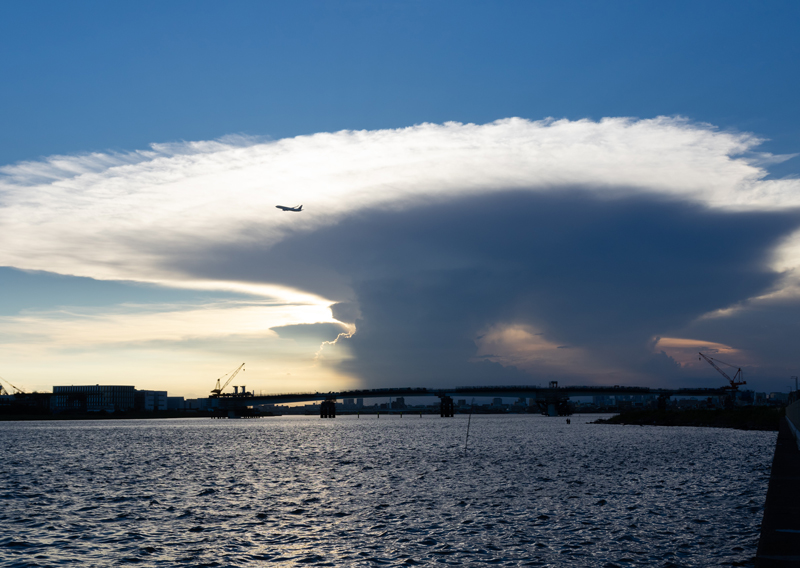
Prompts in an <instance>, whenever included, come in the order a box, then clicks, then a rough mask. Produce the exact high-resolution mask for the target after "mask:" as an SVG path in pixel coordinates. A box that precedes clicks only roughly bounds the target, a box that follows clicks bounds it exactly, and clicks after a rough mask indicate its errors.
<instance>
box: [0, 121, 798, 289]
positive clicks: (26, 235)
mask: <svg viewBox="0 0 800 568" xmlns="http://www.w3.org/2000/svg"><path fill="white" fill-rule="evenodd" d="M760 142H761V140H760V139H758V138H757V137H755V136H753V135H751V134H746V133H733V132H720V131H718V130H716V129H714V128H713V127H711V126H708V125H703V124H693V123H690V122H688V121H686V120H683V119H680V118H664V117H659V118H655V119H651V120H633V119H627V118H609V119H603V120H601V121H599V122H593V121H589V120H580V121H567V120H558V121H554V120H545V121H539V122H532V121H528V120H523V119H519V118H513V119H505V120H500V121H497V122H494V123H491V124H486V125H474V124H459V123H446V124H443V125H436V124H422V125H417V126H413V127H409V128H404V129H398V130H379V131H343V132H337V133H331V134H327V133H322V134H315V135H311V136H301V137H297V138H291V139H285V140H279V141H274V142H272V141H267V142H265V141H263V140H259V139H248V138H231V139H225V140H220V141H211V142H195V143H183V144H172V145H154V146H153V147H152V148H151V149H149V150H147V151H142V152H132V153H129V154H91V155H87V156H76V157H68V156H58V157H53V158H50V159H48V160H44V161H41V162H25V163H21V164H16V165H9V166H5V167H3V168H0V172H2V174H3V176H2V177H0V204H1V205H2V208H0V235H1V236H2V240H3V247H2V250H0V265H5V266H13V267H17V268H23V269H32V270H47V271H53V272H59V273H63V274H72V275H80V276H88V277H93V278H99V279H125V280H137V281H147V282H159V283H162V284H164V283H172V284H173V285H178V286H195V287H196V286H210V285H211V283H202V282H198V281H197V280H196V279H194V278H193V277H192V275H188V274H180V273H176V272H175V271H174V270H173V269H172V268H171V266H172V265H173V263H172V260H174V259H175V258H177V257H181V256H184V255H191V254H192V253H193V251H196V250H199V249H203V248H204V247H207V246H211V245H213V244H220V243H225V244H231V243H252V242H258V243H259V244H261V245H262V246H269V245H270V244H274V243H276V242H278V241H280V240H281V239H282V238H283V237H284V236H285V235H286V234H287V233H288V232H291V231H297V230H307V231H310V230H313V229H315V228H318V227H321V226H326V225H331V224H335V223H337V222H339V221H341V220H342V219H343V218H344V217H345V216H346V215H347V214H350V213H352V212H353V211H354V210H358V209H365V208H370V207H380V208H403V207H406V206H408V205H409V204H413V203H419V201H420V200H424V201H431V202H436V201H445V200H447V199H449V198H452V197H455V196H461V195H467V194H479V193H487V192H493V191H499V190H505V189H509V188H521V189H522V188H524V189H529V190H531V191H553V190H557V189H558V188H559V187H565V186H575V185H581V186H586V187H590V188H594V190H595V191H596V192H597V193H598V194H600V195H607V196H608V197H615V196H618V195H620V194H623V195H628V194H631V193H637V192H647V193H651V194H652V193H655V194H661V195H664V196H667V197H676V198H680V199H687V200H692V201H696V202H699V203H704V204H707V205H708V206H710V207H715V208H724V209H748V210H753V209H759V210H765V209H766V210H772V209H782V208H786V207H798V206H800V180H796V179H787V180H764V179H763V178H764V176H765V175H766V171H765V170H764V169H762V168H761V167H760V165H759V164H763V163H766V162H769V159H771V158H774V157H770V156H766V157H765V156H764V155H763V154H758V155H757V154H755V153H753V149H754V148H755V147H756V146H757V145H758V144H759V143H760ZM300 203H303V204H304V205H305V208H306V209H305V210H304V212H303V213H302V214H300V215H296V214H290V213H282V212H280V211H278V210H277V209H275V208H274V206H275V205H277V204H286V205H295V204H300ZM786 257H787V255H783V256H782V258H786ZM230 282H231V283H228V284H227V286H231V285H235V284H232V283H236V282H237V275H236V274H231V278H230Z"/></svg>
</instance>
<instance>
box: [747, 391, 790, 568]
mask: <svg viewBox="0 0 800 568" xmlns="http://www.w3.org/2000/svg"><path fill="white" fill-rule="evenodd" d="M756 566H757V567H758V568H772V567H776V568H777V567H780V568H788V567H789V566H794V567H800V401H798V402H795V403H793V404H791V405H789V406H788V407H787V408H786V418H784V419H783V421H782V422H781V429H780V431H779V432H778V441H777V443H776V444H775V457H774V458H773V460H772V471H771V473H770V477H769V489H768V490H767V499H766V503H765V504H764V519H763V521H762V522H761V538H760V539H759V541H758V553H757V554H756Z"/></svg>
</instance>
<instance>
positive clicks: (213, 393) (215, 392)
mask: <svg viewBox="0 0 800 568" xmlns="http://www.w3.org/2000/svg"><path fill="white" fill-rule="evenodd" d="M242 367H244V363H242V364H241V365H239V368H238V369H236V370H235V371H234V372H233V373H231V375H230V376H229V377H228V380H227V381H225V384H224V385H222V386H219V383H220V380H222V379H223V378H225V375H222V376H221V377H220V378H219V379H217V386H216V387H214V388H213V389H211V396H212V397H214V398H216V397H218V396H219V395H220V394H221V393H222V391H223V390H225V387H227V386H228V385H229V384H230V382H231V381H232V380H233V377H235V376H236V375H238V374H239V371H242V370H244V369H242Z"/></svg>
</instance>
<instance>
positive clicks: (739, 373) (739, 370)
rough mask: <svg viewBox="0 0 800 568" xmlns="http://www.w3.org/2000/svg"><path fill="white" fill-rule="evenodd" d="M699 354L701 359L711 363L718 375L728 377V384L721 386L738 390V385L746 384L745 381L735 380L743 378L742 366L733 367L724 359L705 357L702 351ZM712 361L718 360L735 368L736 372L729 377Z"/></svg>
mask: <svg viewBox="0 0 800 568" xmlns="http://www.w3.org/2000/svg"><path fill="white" fill-rule="evenodd" d="M699 355H700V357H702V358H703V359H705V360H706V361H708V364H709V365H711V366H712V367H714V368H715V369H716V370H717V371H718V372H719V374H720V375H722V376H723V377H725V378H726V379H728V382H729V383H730V386H728V387H723V388H726V389H730V390H732V391H737V390H739V385H746V384H747V381H743V380H737V379H742V378H744V376H743V375H742V368H741V367H738V368H737V367H734V366H733V365H731V364H730V363H726V362H725V361H720V360H719V359H714V358H712V357H707V356H706V355H703V354H702V353H699ZM714 361H719V362H720V363H722V364H723V365H727V366H728V367H733V368H734V369H737V370H736V374H734V375H733V378H730V377H729V376H728V374H727V373H726V372H725V371H723V370H722V369H720V368H719V367H718V366H717V364H716V363H714Z"/></svg>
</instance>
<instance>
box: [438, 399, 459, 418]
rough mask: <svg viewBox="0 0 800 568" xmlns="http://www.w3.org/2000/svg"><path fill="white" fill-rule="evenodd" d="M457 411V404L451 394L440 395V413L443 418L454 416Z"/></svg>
mask: <svg viewBox="0 0 800 568" xmlns="http://www.w3.org/2000/svg"><path fill="white" fill-rule="evenodd" d="M455 413H456V405H455V403H454V402H453V398H452V397H449V396H440V397H439V415H440V416H441V417H442V418H452V417H453V416H454V415H455Z"/></svg>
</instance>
